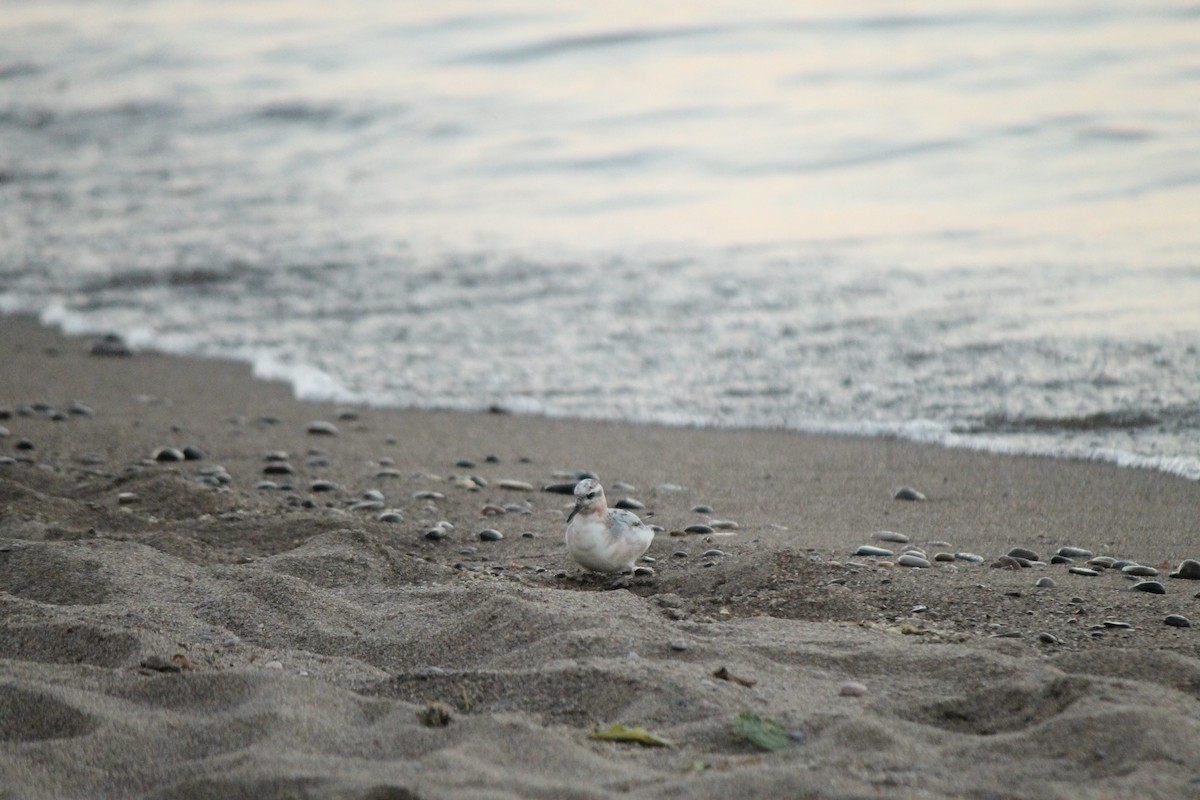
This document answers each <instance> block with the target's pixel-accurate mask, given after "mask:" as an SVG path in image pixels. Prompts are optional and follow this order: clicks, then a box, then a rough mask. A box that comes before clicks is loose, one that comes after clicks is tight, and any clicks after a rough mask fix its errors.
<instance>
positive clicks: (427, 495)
mask: <svg viewBox="0 0 1200 800" xmlns="http://www.w3.org/2000/svg"><path fill="white" fill-rule="evenodd" d="M412 497H413V500H445V499H446V495H444V494H442V493H441V492H430V491H424V492H413V496H412Z"/></svg>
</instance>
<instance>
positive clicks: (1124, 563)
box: [1110, 558, 1140, 572]
mask: <svg viewBox="0 0 1200 800" xmlns="http://www.w3.org/2000/svg"><path fill="white" fill-rule="evenodd" d="M1137 566H1140V565H1139V564H1138V563H1137V562H1136V561H1131V560H1129V559H1128V558H1123V559H1121V560H1120V561H1114V562H1113V563H1112V564H1111V565H1110V567H1111V568H1112V569H1119V570H1121V571H1122V572H1124V571H1125V568H1126V567H1137Z"/></svg>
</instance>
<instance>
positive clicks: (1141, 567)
mask: <svg viewBox="0 0 1200 800" xmlns="http://www.w3.org/2000/svg"><path fill="white" fill-rule="evenodd" d="M1121 572H1124V573H1125V574H1126V575H1134V576H1136V577H1138V578H1157V577H1158V570H1156V569H1155V568H1154V567H1147V566H1146V565H1145V564H1130V565H1129V566H1128V567H1122V568H1121Z"/></svg>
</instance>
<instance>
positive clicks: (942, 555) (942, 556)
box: [933, 553, 954, 561]
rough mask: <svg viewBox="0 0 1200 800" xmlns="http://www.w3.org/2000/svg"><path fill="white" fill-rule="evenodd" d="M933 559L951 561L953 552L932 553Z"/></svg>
mask: <svg viewBox="0 0 1200 800" xmlns="http://www.w3.org/2000/svg"><path fill="white" fill-rule="evenodd" d="M933 560H934V561H953V560H954V553H934V554H933Z"/></svg>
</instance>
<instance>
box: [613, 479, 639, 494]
mask: <svg viewBox="0 0 1200 800" xmlns="http://www.w3.org/2000/svg"><path fill="white" fill-rule="evenodd" d="M612 490H613V491H614V492H636V491H637V487H636V486H634V485H633V484H632V483H626V482H625V481H613V485H612Z"/></svg>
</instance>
